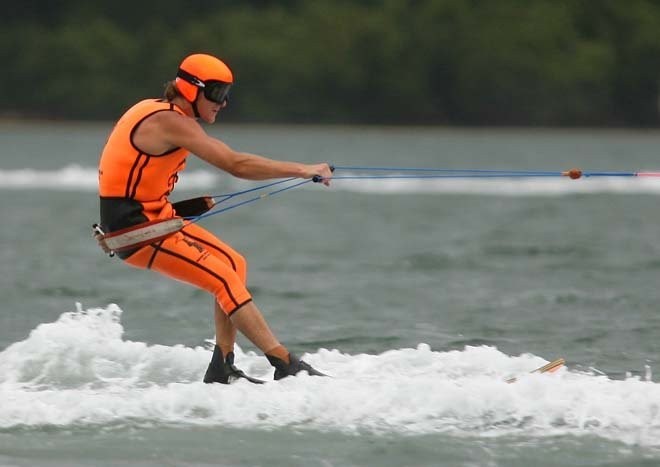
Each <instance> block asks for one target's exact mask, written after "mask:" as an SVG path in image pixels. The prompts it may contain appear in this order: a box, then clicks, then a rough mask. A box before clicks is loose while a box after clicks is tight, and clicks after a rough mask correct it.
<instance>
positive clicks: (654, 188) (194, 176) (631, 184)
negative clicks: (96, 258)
mask: <svg viewBox="0 0 660 467" xmlns="http://www.w3.org/2000/svg"><path fill="white" fill-rule="evenodd" d="M342 175H345V176H350V175H351V174H350V172H342ZM221 185H222V189H223V190H227V188H228V189H229V191H231V190H239V189H245V188H251V187H254V186H257V185H258V182H255V183H250V182H245V181H241V180H237V179H233V178H231V177H227V176H221V174H220V172H218V171H213V170H192V171H184V172H182V173H181V174H180V180H179V182H178V183H177V190H181V191H184V190H185V191H190V190H197V191H200V190H201V191H208V190H212V191H213V193H212V194H214V195H215V194H218V193H217V191H218V190H220V189H221V188H220V186H221ZM97 187H98V174H97V169H96V168H90V167H82V166H78V165H68V166H66V167H63V168H61V169H58V170H50V171H48V170H35V169H29V168H26V169H20V170H2V169H0V189H3V188H4V189H14V190H69V191H96V190H97ZM306 187H307V188H309V187H310V185H306ZM332 187H333V188H332V189H333V190H334V191H352V192H363V193H383V194H385V193H395V194H405V193H413V194H414V193H441V194H475V195H499V196H562V195H570V194H580V193H582V194H593V193H621V194H653V195H658V194H660V177H659V178H656V177H593V178H583V179H579V180H571V179H568V178H565V177H557V178H552V177H540V178H534V177H516V178H447V179H362V180H353V179H350V180H341V179H338V180H335V181H334V182H333V184H332ZM312 188H313V187H312ZM273 189H274V188H273Z"/></svg>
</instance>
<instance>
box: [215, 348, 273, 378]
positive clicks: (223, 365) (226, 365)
mask: <svg viewBox="0 0 660 467" xmlns="http://www.w3.org/2000/svg"><path fill="white" fill-rule="evenodd" d="M241 378H242V379H246V380H248V381H249V382H251V383H254V384H263V383H265V381H262V380H260V379H257V378H253V377H251V376H248V375H246V374H245V373H244V372H243V371H242V370H239V369H238V368H236V366H235V365H234V352H229V353H228V354H227V356H226V357H224V358H223V355H222V350H220V347H218V346H217V345H216V346H215V347H214V349H213V357H211V363H209V367H208V369H207V370H206V374H205V375H204V382H205V383H221V384H231V383H233V382H234V381H236V380H238V379H241Z"/></svg>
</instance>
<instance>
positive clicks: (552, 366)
mask: <svg viewBox="0 0 660 467" xmlns="http://www.w3.org/2000/svg"><path fill="white" fill-rule="evenodd" d="M565 363H566V361H565V360H564V359H563V358H558V359H556V360H553V361H551V362H550V363H546V364H545V365H543V366H540V367H538V368H536V369H534V370H532V371H530V373H552V372H555V371H557V370H558V369H560V368H561V367H562V366H564V364H565ZM516 381H518V378H509V379H507V380H506V382H507V383H515V382H516Z"/></svg>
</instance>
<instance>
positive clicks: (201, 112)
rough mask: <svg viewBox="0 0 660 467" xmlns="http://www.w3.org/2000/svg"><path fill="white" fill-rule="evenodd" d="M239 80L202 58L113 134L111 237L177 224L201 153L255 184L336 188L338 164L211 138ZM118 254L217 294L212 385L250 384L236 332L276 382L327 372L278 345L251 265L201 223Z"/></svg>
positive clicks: (109, 148) (104, 202) (103, 203)
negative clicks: (298, 182) (181, 181)
mask: <svg viewBox="0 0 660 467" xmlns="http://www.w3.org/2000/svg"><path fill="white" fill-rule="evenodd" d="M232 83H233V75H232V72H231V70H230V69H229V67H228V66H227V65H226V64H225V63H223V62H222V61H221V60H219V59H218V58H216V57H213V56H211V55H206V54H193V55H190V56H188V57H186V58H185V59H184V60H183V62H182V63H181V65H180V67H179V70H178V73H177V76H176V79H175V81H171V82H169V83H168V84H167V87H166V89H165V97H164V99H149V100H143V101H141V102H139V103H137V104H136V105H134V106H133V107H131V108H130V109H129V110H128V111H127V112H126V113H125V114H124V115H123V116H122V117H121V118H120V119H119V121H118V122H117V124H116V125H115V127H114V129H113V131H112V133H111V134H110V136H109V138H108V141H107V143H106V146H105V148H104V149H103V152H102V154H101V160H100V163H99V194H100V208H101V209H100V210H101V227H102V229H103V230H104V231H105V232H106V233H112V232H116V231H118V230H120V229H126V228H130V227H133V226H136V225H140V224H143V223H145V222H149V221H155V220H160V219H168V218H172V217H175V216H176V215H177V212H176V210H175V208H174V207H173V205H172V203H170V201H169V200H168V195H169V194H170V193H171V191H172V190H173V189H174V184H175V183H176V181H177V178H178V175H177V174H178V172H179V171H181V170H183V168H184V167H185V162H186V157H187V156H188V155H189V153H193V154H195V155H196V156H198V157H200V158H201V159H203V160H205V161H206V162H208V163H210V164H211V165H214V166H215V167H217V168H219V169H221V170H223V171H225V172H228V173H230V174H231V175H233V176H235V177H240V178H245V179H249V180H263V179H269V178H283V177H300V178H313V177H315V176H318V177H320V178H321V179H322V180H323V182H324V183H325V184H326V185H328V184H329V180H330V178H331V177H332V173H331V170H330V167H329V166H328V164H325V163H322V164H301V163H296V162H282V161H276V160H273V159H268V158H265V157H262V156H258V155H255V154H249V153H245V152H238V151H235V150H233V149H232V148H230V147H229V146H228V145H227V144H225V143H224V142H222V141H220V140H218V139H215V138H212V137H210V136H209V135H207V134H206V132H205V131H204V130H203V128H202V127H201V125H200V124H199V123H198V122H197V120H198V119H201V120H203V121H204V122H207V123H213V122H214V121H215V119H216V117H217V115H218V113H219V112H220V110H221V109H223V108H225V107H226V106H227V95H228V93H229V90H230V88H231V86H232ZM118 256H119V257H120V258H121V259H123V260H124V261H125V262H126V263H128V264H130V265H131V266H134V267H138V268H145V269H151V270H153V271H156V272H158V273H160V274H163V275H165V276H167V277H171V278H173V279H177V280H180V281H183V282H186V283H188V284H191V285H193V286H196V287H198V288H201V289H204V290H206V291H208V292H209V293H211V294H212V295H213V296H214V297H215V333H216V345H215V347H214V351H213V357H212V359H211V363H210V364H209V367H208V370H207V372H206V374H205V376H204V382H206V383H213V382H219V383H225V384H227V383H229V382H230V381H233V380H234V379H236V378H247V379H249V380H251V381H253V382H258V381H259V380H254V379H253V378H249V377H248V376H246V375H245V373H243V372H242V371H241V370H239V369H238V368H236V366H235V365H234V352H233V349H234V342H235V339H236V330H239V331H241V333H243V334H244V335H245V336H246V337H247V338H248V339H249V340H250V341H251V342H252V343H253V344H254V345H255V346H257V347H258V348H259V349H260V350H261V351H263V352H264V354H265V355H266V357H267V358H268V360H269V361H270V363H271V364H272V365H273V366H274V367H275V373H274V378H275V379H281V378H284V377H285V376H289V375H295V374H296V373H298V372H300V371H307V372H308V373H310V374H313V375H322V373H320V372H318V371H317V370H315V369H314V368H312V367H311V366H310V365H309V364H307V363H305V362H304V361H302V360H300V359H299V358H297V357H296V356H295V355H293V354H291V353H289V351H288V350H287V349H286V348H285V347H284V346H283V345H282V344H281V343H280V342H279V341H278V340H277V338H276V337H275V336H274V334H273V333H272V332H271V330H270V329H269V327H268V325H267V323H266V321H265V320H264V318H263V316H262V314H261V312H260V311H259V309H258V308H257V306H256V305H255V304H254V302H253V301H252V296H251V295H250V292H249V291H248V290H247V288H246V277H247V266H246V261H245V259H244V258H243V257H242V256H241V255H240V254H239V253H237V252H236V251H235V250H234V249H233V248H231V247H230V246H229V245H227V244H225V243H224V242H222V241H221V240H220V239H218V238H217V237H216V236H214V235H213V234H211V233H210V232H208V231H206V230H205V229H203V228H202V227H200V226H199V225H197V224H187V225H186V226H185V227H183V229H181V230H179V231H178V232H176V233H174V234H172V235H170V236H168V237H166V238H164V239H162V240H158V241H156V242H154V243H151V244H148V245H146V246H142V247H136V248H132V249H129V250H128V251H122V252H119V253H118Z"/></svg>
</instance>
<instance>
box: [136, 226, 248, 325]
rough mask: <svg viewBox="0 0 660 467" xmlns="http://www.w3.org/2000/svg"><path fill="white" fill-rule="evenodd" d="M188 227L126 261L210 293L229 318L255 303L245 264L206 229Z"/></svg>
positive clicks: (141, 250) (145, 248)
mask: <svg viewBox="0 0 660 467" xmlns="http://www.w3.org/2000/svg"><path fill="white" fill-rule="evenodd" d="M189 227H192V226H187V227H185V228H184V229H183V230H182V231H180V232H177V233H176V234H174V235H172V236H170V237H168V238H166V239H165V240H162V241H160V242H158V243H156V244H152V245H148V246H146V247H143V248H141V249H140V250H138V251H136V252H135V253H134V254H132V255H131V256H129V257H128V258H126V259H125V261H126V262H127V263H128V264H130V265H132V266H135V267H138V268H144V269H151V270H153V271H156V272H159V273H160V274H163V275H165V276H167V277H170V278H173V279H177V280H179V281H182V282H185V283H187V284H191V285H193V286H195V287H198V288H200V289H203V290H206V291H208V292H209V293H211V294H212V295H213V296H215V298H216V300H217V302H218V303H219V304H220V306H221V307H222V310H223V311H224V312H225V313H227V314H228V315H230V314H231V313H233V312H234V311H236V310H237V309H238V308H240V307H241V306H243V305H244V304H246V303H248V302H249V301H251V300H252V296H251V295H250V293H249V292H248V290H247V288H246V286H245V277H246V267H245V260H244V259H243V258H242V257H241V256H240V255H239V254H238V253H236V252H235V251H234V250H233V249H231V248H229V247H228V246H227V245H225V244H224V243H222V242H221V241H220V240H218V239H217V238H215V237H214V236H212V235H211V234H209V233H208V232H206V233H204V232H205V231H204V229H201V228H200V229H189ZM214 238H215V240H213V239H214ZM212 251H213V252H214V253H215V254H212Z"/></svg>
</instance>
